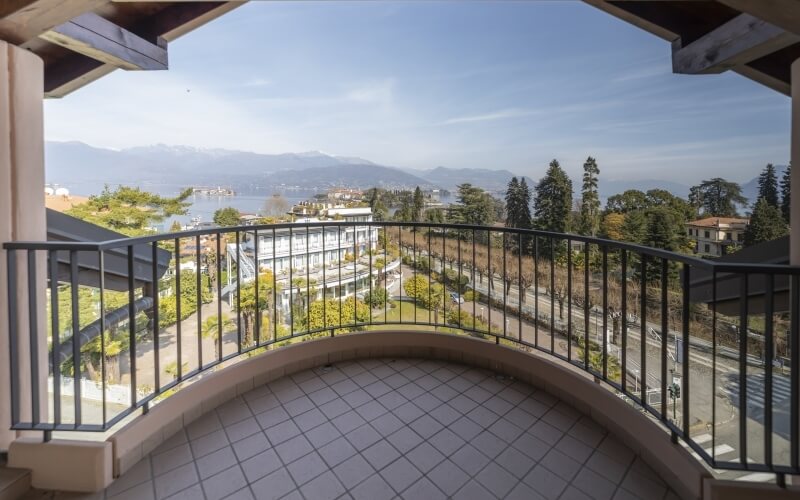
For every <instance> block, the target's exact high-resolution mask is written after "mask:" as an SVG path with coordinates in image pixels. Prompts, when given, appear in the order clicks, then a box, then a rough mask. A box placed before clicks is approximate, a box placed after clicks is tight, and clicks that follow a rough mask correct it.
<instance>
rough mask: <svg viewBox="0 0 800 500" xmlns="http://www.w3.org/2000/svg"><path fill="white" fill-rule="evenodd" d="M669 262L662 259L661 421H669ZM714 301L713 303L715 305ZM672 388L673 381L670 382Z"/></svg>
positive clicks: (714, 284)
mask: <svg viewBox="0 0 800 500" xmlns="http://www.w3.org/2000/svg"><path fill="white" fill-rule="evenodd" d="M668 271H669V261H668V260H667V259H664V258H662V259H661V420H662V421H663V422H666V421H667V414H668V411H667V364H668V362H669V358H668V356H667V353H668V352H669V351H668V349H669V347H668V345H667V339H668V336H669V311H668V309H667V305H668V303H667V302H668V300H669V296H668V295H667V287H668V285H669V274H668ZM712 285H713V286H714V287H716V283H714V282H713V281H712ZM713 302H714V301H712V303H713ZM669 385H670V386H672V381H671V380H670V381H669Z"/></svg>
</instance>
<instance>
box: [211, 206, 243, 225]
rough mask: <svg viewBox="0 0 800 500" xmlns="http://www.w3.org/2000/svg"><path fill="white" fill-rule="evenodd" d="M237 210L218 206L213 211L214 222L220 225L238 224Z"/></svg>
mask: <svg viewBox="0 0 800 500" xmlns="http://www.w3.org/2000/svg"><path fill="white" fill-rule="evenodd" d="M239 216H240V214H239V211H238V210H236V209H235V208H233V207H225V208H219V209H217V211H216V212H214V224H216V225H218V226H220V227H231V226H238V225H239V220H240V219H239Z"/></svg>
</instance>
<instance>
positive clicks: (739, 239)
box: [736, 233, 744, 241]
mask: <svg viewBox="0 0 800 500" xmlns="http://www.w3.org/2000/svg"><path fill="white" fill-rule="evenodd" d="M742 240H744V233H739V234H737V235H736V241H742Z"/></svg>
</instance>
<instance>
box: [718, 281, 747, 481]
mask: <svg viewBox="0 0 800 500" xmlns="http://www.w3.org/2000/svg"><path fill="white" fill-rule="evenodd" d="M747 279H748V274H747V273H742V275H741V278H740V282H739V301H740V302H739V457H741V458H740V460H741V463H742V465H744V466H745V467H747V300H748V297H747V295H748V291H747V288H748V287H747V285H748V283H747ZM715 458H716V457H715Z"/></svg>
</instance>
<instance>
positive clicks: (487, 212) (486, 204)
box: [452, 183, 496, 226]
mask: <svg viewBox="0 0 800 500" xmlns="http://www.w3.org/2000/svg"><path fill="white" fill-rule="evenodd" d="M456 199H457V203H456V205H455V207H454V210H453V214H452V218H453V222H455V223H456V224H475V225H481V226H487V225H490V224H491V223H492V222H494V221H495V220H496V213H495V202H494V198H492V196H491V195H490V194H489V193H487V192H486V191H484V190H483V189H481V188H479V187H475V186H473V185H472V184H468V183H467V184H460V185H459V186H458V195H457V196H456Z"/></svg>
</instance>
